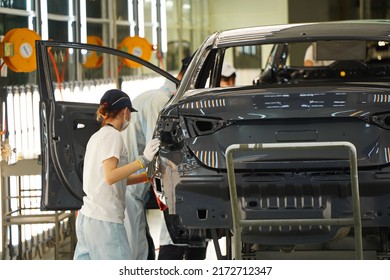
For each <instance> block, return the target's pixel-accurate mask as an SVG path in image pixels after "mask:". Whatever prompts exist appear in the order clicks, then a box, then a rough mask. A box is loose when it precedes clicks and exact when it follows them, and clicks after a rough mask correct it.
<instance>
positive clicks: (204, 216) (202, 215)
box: [197, 209, 207, 220]
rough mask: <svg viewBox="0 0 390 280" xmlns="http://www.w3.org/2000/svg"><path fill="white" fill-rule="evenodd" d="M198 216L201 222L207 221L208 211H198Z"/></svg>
mask: <svg viewBox="0 0 390 280" xmlns="http://www.w3.org/2000/svg"><path fill="white" fill-rule="evenodd" d="M197 214H198V219H199V220H206V219H207V209H198V211H197Z"/></svg>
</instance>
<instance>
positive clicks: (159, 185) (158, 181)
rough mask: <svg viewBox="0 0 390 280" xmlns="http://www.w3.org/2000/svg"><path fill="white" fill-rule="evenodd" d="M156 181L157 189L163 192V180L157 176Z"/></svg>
mask: <svg viewBox="0 0 390 280" xmlns="http://www.w3.org/2000/svg"><path fill="white" fill-rule="evenodd" d="M154 183H155V184H154V185H155V187H156V191H158V192H161V190H162V187H161V180H160V179H158V178H155V180H154Z"/></svg>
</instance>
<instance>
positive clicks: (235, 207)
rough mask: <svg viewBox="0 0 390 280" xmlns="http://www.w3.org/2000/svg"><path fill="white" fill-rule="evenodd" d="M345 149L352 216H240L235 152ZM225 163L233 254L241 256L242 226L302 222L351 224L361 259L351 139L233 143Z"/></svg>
mask: <svg viewBox="0 0 390 280" xmlns="http://www.w3.org/2000/svg"><path fill="white" fill-rule="evenodd" d="M334 148H346V149H348V151H349V167H350V174H351V189H352V203H353V204H352V207H353V217H351V218H329V219H326V218H323V219H269V220H245V219H242V217H241V211H240V209H239V202H238V196H237V186H236V179H235V172H234V158H233V154H234V152H236V151H260V150H296V149H301V150H304V149H305V150H308V149H312V150H313V149H334ZM226 165H227V172H228V182H229V192H230V204H231V211H232V219H233V244H232V246H233V257H234V259H237V260H238V259H242V255H241V243H242V236H241V233H242V228H243V227H246V226H299V225H301V226H303V225H351V226H352V225H353V226H354V234H355V255H356V259H359V260H360V259H363V245H362V225H361V213H360V197H359V182H358V170H357V158H356V148H355V146H354V145H353V144H352V143H350V142H345V141H340V142H298V143H257V144H232V145H230V146H229V147H228V148H227V149H226Z"/></svg>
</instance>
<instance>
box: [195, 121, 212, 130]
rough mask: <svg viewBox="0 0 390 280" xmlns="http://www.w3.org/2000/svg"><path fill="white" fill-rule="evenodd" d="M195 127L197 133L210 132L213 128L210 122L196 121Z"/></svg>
mask: <svg viewBox="0 0 390 280" xmlns="http://www.w3.org/2000/svg"><path fill="white" fill-rule="evenodd" d="M195 125H196V128H197V129H198V131H200V132H206V131H211V130H213V127H214V126H213V123H212V122H207V121H196V122H195Z"/></svg>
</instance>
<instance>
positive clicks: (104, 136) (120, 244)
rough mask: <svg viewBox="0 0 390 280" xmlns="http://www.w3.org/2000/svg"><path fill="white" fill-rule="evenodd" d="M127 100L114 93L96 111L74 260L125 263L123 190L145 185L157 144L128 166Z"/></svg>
mask: <svg viewBox="0 0 390 280" xmlns="http://www.w3.org/2000/svg"><path fill="white" fill-rule="evenodd" d="M132 112H137V110H135V109H134V108H133V107H132V104H131V101H130V98H129V96H128V95H127V94H126V93H124V92H123V91H120V90H118V89H111V90H108V91H107V92H105V94H104V95H103V97H102V98H101V100H100V106H99V108H98V110H97V112H96V115H97V120H98V121H100V122H101V123H102V127H101V128H100V129H99V130H98V131H97V132H96V133H94V134H93V135H92V136H91V138H90V139H89V141H88V144H87V148H86V152H85V159H84V171H83V190H84V192H85V194H86V196H84V198H83V206H82V208H81V209H80V211H79V214H78V217H77V223H76V234H77V239H78V242H77V246H76V250H75V254H74V259H75V260H80V259H87V260H89V259H93V260H98V259H100V260H119V259H130V258H131V254H130V244H129V242H128V239H127V235H126V230H125V227H124V225H123V221H124V217H125V214H124V211H125V191H126V185H131V184H136V183H140V182H145V181H146V180H147V179H148V178H147V176H146V173H142V174H135V172H137V171H138V170H140V169H143V168H145V166H147V164H148V163H149V162H150V161H152V160H153V157H154V156H155V154H156V153H157V151H158V149H159V146H160V141H159V140H158V139H153V140H151V141H149V142H148V143H147V145H146V147H145V149H144V152H143V155H141V156H138V157H137V159H136V160H135V161H133V162H130V163H129V162H128V156H127V150H126V146H125V144H124V142H123V138H122V135H121V133H120V132H121V131H122V130H124V129H126V127H127V126H128V125H129V123H130V119H131V113H132ZM136 230H138V229H136Z"/></svg>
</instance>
